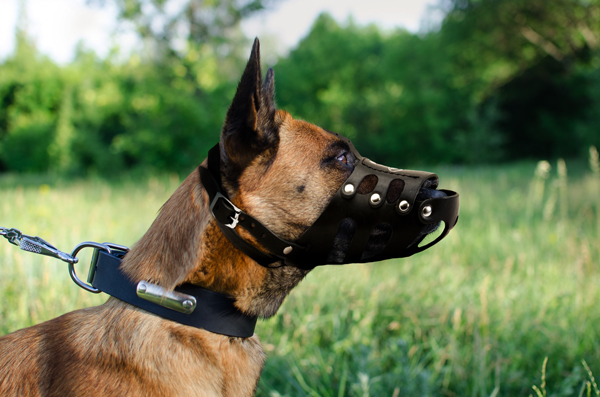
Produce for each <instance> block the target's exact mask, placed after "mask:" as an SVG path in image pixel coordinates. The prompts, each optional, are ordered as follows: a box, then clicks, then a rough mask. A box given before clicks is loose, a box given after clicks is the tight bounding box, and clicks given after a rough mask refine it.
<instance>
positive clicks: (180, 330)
mask: <svg viewBox="0 0 600 397" xmlns="http://www.w3.org/2000/svg"><path fill="white" fill-rule="evenodd" d="M218 148H219V162H217V167H218V168H219V173H220V175H219V176H218V177H219V178H221V181H220V185H221V186H222V189H223V191H224V192H225V193H224V194H225V195H227V196H228V197H229V198H230V200H231V204H232V205H233V206H235V207H236V208H239V209H240V211H243V213H245V214H252V217H253V218H254V219H258V220H260V222H262V224H263V225H264V226H265V227H266V228H267V229H268V230H270V231H272V232H273V234H275V235H277V236H279V237H280V238H281V239H282V240H284V241H285V240H288V241H295V240H297V239H298V238H299V237H300V236H301V235H302V234H303V233H304V232H305V231H306V230H307V229H308V228H309V227H310V226H311V225H312V224H314V223H315V221H316V220H317V219H318V218H319V216H320V214H321V213H322V212H323V211H324V210H325V208H326V207H327V206H328V204H329V202H330V201H331V200H332V197H333V196H334V195H335V194H336V192H338V191H339V190H340V186H342V184H343V183H344V181H346V180H347V179H348V177H349V176H350V175H351V174H352V172H353V169H354V164H355V163H356V159H355V158H354V157H355V156H354V155H353V153H352V151H351V150H350V149H349V147H348V144H347V143H346V141H344V140H343V139H341V138H340V137H339V136H338V135H336V134H333V133H330V132H329V131H326V130H324V129H322V128H321V127H318V126H316V125H313V124H310V123H308V122H306V121H302V120H296V119H294V118H293V117H292V116H291V115H290V114H289V113H287V112H285V111H283V110H279V109H277V108H276V107H275V102H274V72H273V69H269V70H268V72H267V74H266V78H265V80H264V83H263V81H262V73H261V68H260V53H259V42H258V40H255V42H254V45H253V48H252V52H251V56H250V59H249V61H248V64H247V66H246V68H245V70H244V73H243V75H242V78H241V81H240V83H239V85H238V88H237V92H236V94H235V97H234V99H233V101H232V104H231V106H230V108H229V110H228V112H227V115H226V119H225V122H224V126H223V129H222V131H221V135H220V140H219V146H218ZM208 162H209V161H208V160H204V162H203V163H202V164H201V165H200V166H199V167H200V168H199V169H207V168H208V167H209V164H208ZM373 164H374V163H373ZM386 172H387V171H386ZM346 190H348V189H346ZM371 204H373V199H371ZM407 205H408V204H407ZM212 210H214V209H213V208H212V207H211V198H210V197H209V194H208V192H207V188H205V186H204V184H203V183H202V177H201V174H200V172H198V170H195V171H194V172H192V173H191V174H190V175H189V176H188V177H187V178H186V179H185V180H184V181H183V183H182V184H181V185H180V186H179V188H178V189H177V190H176V191H175V192H174V193H173V195H172V196H171V197H170V198H169V200H168V201H167V202H166V203H165V204H164V205H163V207H162V208H161V211H160V212H159V214H158V216H157V218H156V219H155V221H154V222H153V223H152V225H151V227H150V228H149V230H148V231H147V232H146V233H145V234H144V236H143V237H142V238H141V239H140V240H139V241H138V242H137V243H136V244H135V245H134V247H133V248H132V249H131V251H130V252H128V253H127V254H126V255H125V257H124V259H123V260H122V263H121V265H120V271H121V272H122V273H124V274H125V275H126V276H127V277H128V278H129V279H130V280H134V281H135V282H138V281H140V280H149V281H151V282H152V283H153V284H155V285H158V286H160V287H162V288H164V290H165V291H172V290H173V289H174V288H175V287H176V286H179V285H182V284H188V285H194V286H200V287H203V288H205V289H207V290H210V291H213V292H215V293H218V294H223V295H226V296H228V297H231V299H232V300H233V302H234V305H235V307H236V309H237V310H239V311H240V312H242V313H244V315H247V316H250V317H254V318H256V317H260V318H269V317H271V316H273V315H275V313H276V312H277V310H278V309H279V307H280V306H281V304H282V302H283V301H284V299H285V297H286V296H287V295H288V294H289V292H290V291H291V290H292V289H293V288H294V287H295V286H296V285H297V284H298V283H299V282H300V281H301V280H302V279H303V278H304V277H305V276H306V275H307V274H308V272H309V271H310V270H311V267H310V266H308V267H306V266H305V267H297V266H289V265H288V264H287V263H286V262H285V261H284V260H279V261H277V265H276V266H261V265H259V264H258V263H257V261H255V260H254V259H253V258H251V256H249V255H247V254H246V253H245V252H243V251H242V250H240V249H238V247H236V246H235V245H234V244H233V243H232V241H230V239H228V238H227V237H226V235H225V233H224V232H223V230H225V229H223V228H222V227H220V226H219V225H218V224H217V222H216V220H215V217H214V216H213V214H212V212H211V211H212ZM238 221H240V220H239V219H238V217H237V215H236V216H235V219H234V218H233V217H232V223H231V224H229V225H226V226H227V227H228V228H235V226H236V223H237V222H238ZM237 229H239V231H238V233H239V235H240V236H241V238H242V239H244V240H246V241H248V242H250V244H251V245H253V246H255V247H258V249H259V251H260V250H262V251H264V247H261V244H260V242H258V241H256V237H255V236H254V235H252V234H250V233H249V232H248V231H247V230H245V229H244V228H239V227H238V228H237ZM423 230H424V231H425V232H424V233H429V232H431V231H432V228H431V227H429V228H428V227H426V226H423ZM291 249H292V247H291V246H290V247H287V249H286V250H287V251H290V250H291ZM284 251H285V250H284ZM138 289H139V284H138ZM138 292H139V291H138ZM264 362H265V354H264V352H263V349H262V348H261V344H260V341H259V338H258V336H257V335H256V334H254V335H252V336H249V337H233V336H228V335H223V334H219V333H216V332H210V331H208V330H206V329H202V328H197V327H192V326H188V325H183V324H181V323H178V322H175V321H171V320H169V319H166V318H163V317H161V316H158V315H155V314H153V313H150V312H148V311H146V310H143V309H141V308H138V307H135V306H133V305H131V304H129V303H126V302H124V301H123V300H120V299H117V298H114V297H110V298H109V299H108V301H107V302H106V303H105V304H103V305H101V306H98V307H91V308H86V309H81V310H77V311H74V312H71V313H67V314H65V315H63V316H60V317H58V318H55V319H53V320H50V321H47V322H45V323H42V324H39V325H36V326H33V327H30V328H27V329H23V330H19V331H16V332H14V333H12V334H9V335H6V336H3V337H2V338H0V395H2V396H61V397H64V396H132V397H133V396H140V397H141V396H144V397H147V396H165V397H166V396H231V397H233V396H235V397H240V396H252V395H254V394H255V392H256V388H257V385H258V380H259V377H260V374H261V371H262V368H263V365H264Z"/></svg>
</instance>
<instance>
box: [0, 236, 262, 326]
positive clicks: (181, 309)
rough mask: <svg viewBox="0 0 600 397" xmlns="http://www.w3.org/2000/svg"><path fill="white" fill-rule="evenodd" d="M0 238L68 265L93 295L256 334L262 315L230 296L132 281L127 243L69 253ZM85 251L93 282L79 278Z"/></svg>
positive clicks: (36, 241)
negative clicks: (124, 265)
mask: <svg viewBox="0 0 600 397" xmlns="http://www.w3.org/2000/svg"><path fill="white" fill-rule="evenodd" d="M0 236H3V237H4V238H6V239H7V240H8V242H9V243H11V244H13V245H16V246H18V247H19V248H20V249H22V250H23V251H27V252H32V253H36V254H40V255H45V256H49V257H52V258H55V259H59V260H61V261H63V262H66V263H67V264H68V267H69V275H70V276H71V279H72V280H73V281H74V282H75V284H77V285H78V286H79V287H81V288H83V289H84V290H86V291H88V292H91V293H95V294H97V293H100V292H104V293H106V294H108V295H110V296H113V297H115V298H117V299H120V300H122V301H124V302H127V303H129V304H131V305H133V306H135V307H138V308H140V309H143V310H146V311H148V312H150V313H153V314H156V315H158V316H160V317H163V318H165V319H168V320H171V321H175V322H177V323H180V324H184V325H188V326H191V327H195V328H201V329H205V330H207V331H210V332H214V333H217V334H221V335H227V336H232V337H240V338H248V337H251V336H252V335H253V334H254V328H255V326H256V321H257V317H255V316H249V315H247V314H244V313H242V312H241V311H240V310H239V309H238V308H237V307H236V306H235V304H234V303H235V300H234V298H233V297H231V296H229V295H225V294H221V293H217V292H213V291H210V290H207V289H205V288H201V287H198V286H195V285H192V284H183V285H180V286H177V287H176V288H175V289H174V290H173V291H170V290H167V289H165V288H163V287H161V286H159V285H157V284H153V283H150V282H149V281H146V280H142V281H140V282H138V283H135V282H133V281H132V280H130V279H129V278H128V277H127V276H126V275H125V274H124V273H123V272H121V270H120V265H121V261H122V260H123V258H124V257H125V255H127V252H129V248H128V247H125V246H123V245H119V244H113V243H95V242H91V241H86V242H83V243H80V244H79V245H77V246H76V247H75V248H74V249H73V251H72V252H71V253H70V254H69V253H66V252H63V251H60V250H59V249H58V248H56V247H55V246H53V245H52V244H50V243H48V242H47V241H46V240H44V239H42V238H40V237H37V236H29V235H26V234H23V233H21V231H20V230H18V229H9V228H5V227H0ZM84 248H93V249H94V253H93V256H92V261H91V263H90V270H89V273H88V279H87V283H86V282H84V281H82V280H81V279H80V278H79V277H78V276H77V273H76V272H75V266H74V265H75V264H76V263H78V262H79V259H78V258H77V254H78V253H79V252H80V251H81V250H82V249H84Z"/></svg>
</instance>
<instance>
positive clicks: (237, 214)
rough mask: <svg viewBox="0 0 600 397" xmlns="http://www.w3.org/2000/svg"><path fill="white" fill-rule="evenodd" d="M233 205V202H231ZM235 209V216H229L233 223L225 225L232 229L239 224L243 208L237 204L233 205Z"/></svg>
mask: <svg viewBox="0 0 600 397" xmlns="http://www.w3.org/2000/svg"><path fill="white" fill-rule="evenodd" d="M231 205H233V204H231ZM233 209H234V210H235V214H234V215H233V216H230V217H229V219H231V223H230V224H225V226H227V227H228V228H230V229H235V227H236V226H237V224H238V223H239V222H240V214H241V213H242V210H240V209H239V208H237V207H236V206H235V205H233Z"/></svg>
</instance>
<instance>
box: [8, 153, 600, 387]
mask: <svg viewBox="0 0 600 397" xmlns="http://www.w3.org/2000/svg"><path fill="white" fill-rule="evenodd" d="M562 164H564V163H562ZM436 172H437V173H438V174H439V175H440V177H441V180H442V183H441V185H442V186H443V187H444V188H449V189H454V190H457V191H458V192H459V193H460V195H461V216H460V220H459V222H458V225H457V227H456V228H455V229H454V230H453V231H452V232H451V233H450V235H449V236H448V237H447V238H446V239H445V240H444V241H443V242H441V243H440V244H438V245H437V246H435V247H433V248H432V249H430V250H428V251H426V252H424V253H421V254H419V255H416V256H414V257H411V258H408V259H403V260H390V261H387V262H384V263H376V264H369V265H349V266H345V267H344V268H338V267H336V266H327V267H323V268H318V269H316V270H315V271H313V272H312V273H311V274H310V275H309V276H308V277H307V279H306V280H305V281H303V282H302V283H301V284H300V286H299V287H298V288H297V289H296V290H295V291H293V292H292V294H291V295H290V297H289V298H288V299H287V300H286V302H285V303H284V305H283V306H282V308H281V310H280V312H279V313H278V314H277V315H276V316H275V317H274V318H272V319H270V320H268V321H262V322H259V325H258V329H257V333H258V334H259V336H260V338H261V341H262V343H263V345H264V347H265V350H266V351H267V354H268V356H269V359H268V362H267V365H266V367H265V369H264V372H263V377H262V379H261V381H260V385H259V392H258V395H260V396H271V397H274V396H419V395H442V396H529V395H533V396H546V395H547V396H580V395H583V396H588V395H590V396H597V395H600V392H599V390H598V386H597V385H596V383H597V381H595V380H594V378H593V376H594V375H593V374H596V375H597V376H598V377H599V378H600V305H599V304H598V303H599V302H600V172H598V170H596V173H594V172H592V170H591V168H590V167H589V166H588V164H587V161H586V162H583V161H572V162H567V163H566V166H560V164H558V165H557V163H552V169H551V170H550V172H549V173H548V174H545V173H544V170H543V167H541V166H539V165H538V167H537V174H536V173H535V172H536V164H535V163H521V164H513V165H504V166H497V167H477V168H443V167H442V168H439V167H438V168H437V169H436ZM544 177H546V178H544ZM179 182H180V179H179V177H177V176H170V177H169V176H164V177H159V178H149V179H148V178H146V179H144V181H140V178H129V179H127V178H122V179H119V180H118V181H112V182H106V181H102V180H86V181H74V182H73V181H71V182H70V181H66V180H64V179H52V178H49V177H40V178H34V177H17V176H5V177H3V178H2V179H0V198H1V201H0V226H4V227H15V228H18V229H21V230H22V231H23V232H24V233H27V234H32V235H39V236H41V237H43V238H44V239H46V240H48V241H50V242H51V243H53V244H55V245H56V246H57V247H59V248H60V249H62V250H65V251H70V250H71V249H72V248H73V247H74V246H75V245H76V244H78V243H79V242H81V241H84V240H91V241H99V242H102V241H111V242H116V243H120V244H124V245H132V244H133V243H134V242H135V241H136V240H137V239H138V238H139V237H140V236H141V235H142V234H143V232H144V231H145V230H146V229H147V228H148V226H149V225H150V223H151V222H152V220H153V218H154V216H155V215H156V213H157V211H158V209H159V208H160V206H161V204H162V203H163V202H164V201H165V200H166V199H167V198H168V196H169V195H170V193H171V192H173V190H174V189H175V188H176V186H177V185H178V184H179ZM78 269H81V271H82V273H85V271H84V266H81V267H80V268H78ZM105 299H106V296H102V295H92V294H89V293H86V292H84V291H83V290H80V289H79V288H77V287H76V286H75V285H74V284H73V283H72V282H71V280H70V278H69V276H68V274H67V267H66V265H65V264H64V263H61V262H59V261H56V260H53V259H49V258H46V257H42V256H38V255H34V254H30V253H26V252H23V251H20V250H19V249H18V248H17V247H14V246H12V245H10V244H8V243H6V242H2V241H0V334H5V333H8V332H11V331H14V330H16V329H18V328H22V327H26V326H29V325H32V324H36V323H39V322H41V321H44V320H47V319H49V318H52V317H55V316H57V315H60V314H62V313H64V312H67V311H70V310H73V309H76V308H80V307H85V306H90V305H96V304H100V303H102V302H103V301H104V300H105ZM546 358H547V363H546V366H545V371H543V367H544V362H545V360H546Z"/></svg>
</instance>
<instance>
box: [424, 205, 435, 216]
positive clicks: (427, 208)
mask: <svg viewBox="0 0 600 397" xmlns="http://www.w3.org/2000/svg"><path fill="white" fill-rule="evenodd" d="M432 212H433V210H432V209H431V206H430V205H426V206H425V207H423V210H422V214H423V218H429V217H430V216H431V213H432Z"/></svg>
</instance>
